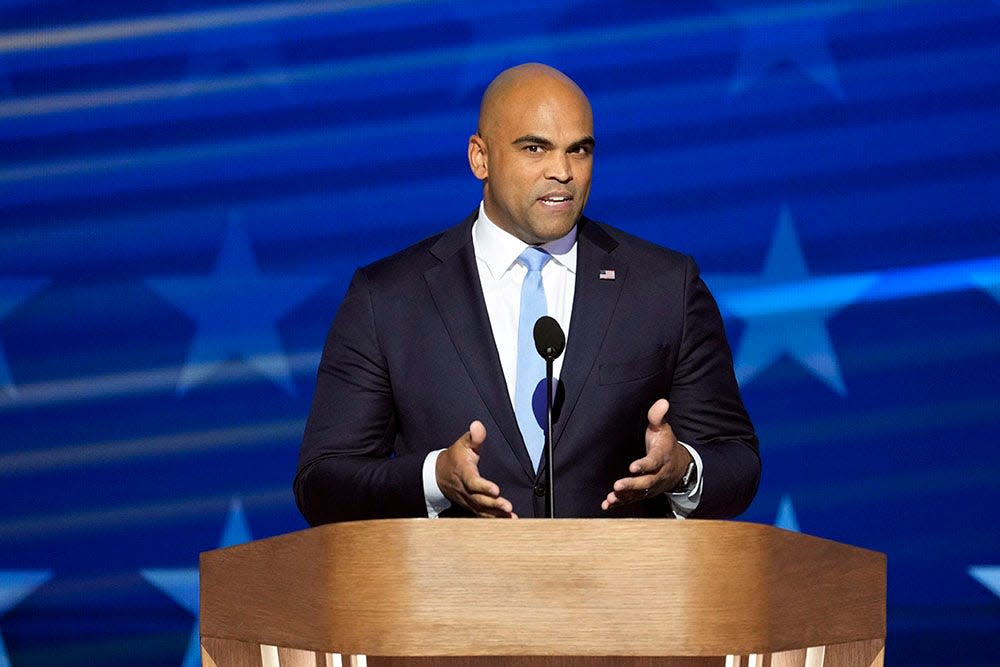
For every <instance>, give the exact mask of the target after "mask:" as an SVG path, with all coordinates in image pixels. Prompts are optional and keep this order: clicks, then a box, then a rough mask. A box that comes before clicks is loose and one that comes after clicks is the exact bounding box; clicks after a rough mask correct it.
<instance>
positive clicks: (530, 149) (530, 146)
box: [524, 144, 542, 153]
mask: <svg viewBox="0 0 1000 667" xmlns="http://www.w3.org/2000/svg"><path fill="white" fill-rule="evenodd" d="M524 150H526V151H528V152H529V153H541V152H542V147H541V146H539V145H538V144H528V145H527V146H525V147H524Z"/></svg>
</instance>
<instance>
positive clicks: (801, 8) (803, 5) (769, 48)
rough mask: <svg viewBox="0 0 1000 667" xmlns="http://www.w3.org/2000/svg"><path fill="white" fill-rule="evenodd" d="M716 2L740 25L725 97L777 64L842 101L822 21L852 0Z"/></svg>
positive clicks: (845, 9)
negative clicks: (794, 69) (736, 58)
mask: <svg viewBox="0 0 1000 667" xmlns="http://www.w3.org/2000/svg"><path fill="white" fill-rule="evenodd" d="M721 4H722V5H723V7H724V8H725V9H726V10H727V11H728V13H729V15H730V16H731V17H732V18H733V20H735V21H736V22H737V23H738V24H739V25H740V26H742V28H743V44H742V46H741V48H740V56H739V62H738V63H737V65H736V72H735V73H734V74H733V79H732V81H731V82H730V84H729V97H730V99H732V98H734V97H736V96H737V95H739V94H741V93H743V92H745V91H746V90H747V89H748V88H750V87H751V86H753V85H754V84H755V83H757V82H758V81H759V80H760V79H762V78H763V77H764V76H765V75H766V74H767V73H768V72H770V71H771V70H773V69H774V68H775V67H777V66H778V65H780V64H782V63H790V64H792V65H794V66H796V67H797V68H798V69H799V70H801V71H802V73H803V74H805V75H806V76H808V77H809V78H810V79H812V80H813V81H814V82H816V83H818V84H819V85H821V86H823V87H824V88H825V89H826V90H827V91H829V93H830V94H831V95H833V96H834V97H835V98H836V99H838V100H843V99H844V90H843V88H842V87H841V85H840V75H839V73H838V71H837V66H836V64H834V60H833V54H832V53H831V52H830V45H829V37H828V36H827V31H826V22H827V21H829V20H830V19H833V18H836V17H838V16H841V15H843V14H846V13H847V12H849V11H851V10H853V9H855V7H856V4H857V3H856V2H798V3H792V4H790V3H776V4H769V5H764V6H761V5H760V3H745V2H733V1H730V2H722V3H721Z"/></svg>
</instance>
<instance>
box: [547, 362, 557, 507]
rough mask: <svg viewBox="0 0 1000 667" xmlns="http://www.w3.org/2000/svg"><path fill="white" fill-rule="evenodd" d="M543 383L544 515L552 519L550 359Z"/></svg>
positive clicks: (552, 475)
mask: <svg viewBox="0 0 1000 667" xmlns="http://www.w3.org/2000/svg"><path fill="white" fill-rule="evenodd" d="M545 385H546V395H547V397H546V401H545V421H546V427H545V476H546V480H545V481H546V484H545V487H546V494H545V517H546V518H548V519H554V518H555V516H556V510H555V490H554V489H553V488H552V482H553V479H554V478H555V475H554V474H553V468H555V464H554V462H553V459H552V359H551V358H546V359H545Z"/></svg>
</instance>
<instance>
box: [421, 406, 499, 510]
mask: <svg viewBox="0 0 1000 667" xmlns="http://www.w3.org/2000/svg"><path fill="white" fill-rule="evenodd" d="M485 442H486V427H485V426H483V424H482V422H480V421H478V420H477V421H474V422H472V423H471V424H469V430H468V431H466V432H465V433H464V434H462V437H460V438H459V439H458V440H456V441H455V443H454V444H453V445H452V446H451V447H449V448H448V449H446V450H445V451H444V452H442V453H441V455H440V456H439V457H438V461H437V481H438V487H439V488H440V489H441V491H442V493H444V495H445V497H446V498H448V499H449V500H451V501H452V502H453V503H456V504H458V505H460V506H462V507H464V508H466V509H467V510H469V511H471V512H472V513H473V514H475V515H476V516H481V517H516V515H515V514H514V511H513V510H514V508H513V506H512V505H511V503H510V501H509V500H507V499H506V498H503V497H501V496H500V487H499V486H497V485H496V484H495V483H494V482H491V481H490V480H488V479H486V478H484V477H482V476H481V475H480V474H479V452H480V450H481V449H482V447H483V444H484V443H485Z"/></svg>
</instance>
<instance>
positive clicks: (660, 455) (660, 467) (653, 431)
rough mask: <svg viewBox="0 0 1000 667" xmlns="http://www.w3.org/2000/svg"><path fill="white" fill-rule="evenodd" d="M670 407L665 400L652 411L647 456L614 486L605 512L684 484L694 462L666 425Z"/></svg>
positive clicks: (603, 505) (648, 417) (649, 413)
mask: <svg viewBox="0 0 1000 667" xmlns="http://www.w3.org/2000/svg"><path fill="white" fill-rule="evenodd" d="M669 408H670V404H669V403H668V402H667V399H665V398H661V399H660V400H658V401H656V403H653V405H652V407H650V408H649V412H648V413H647V414H646V418H647V419H648V420H649V424H648V425H647V426H646V455H645V456H644V457H642V458H641V459H637V460H635V461H633V462H632V463H631V464H630V465H629V467H628V471H629V476H628V477H623V478H622V479H619V480H618V481H617V482H615V483H614V490H613V491H612V492H611V493H609V494H608V497H607V498H605V499H604V502H602V503H601V509H603V510H609V509H611V508H612V507H617V506H619V505H628V504H629V503H634V502H637V501H640V500H645V499H646V498H651V497H653V496H658V495H660V494H661V493H667V492H668V491H670V490H671V489H674V488H676V487H677V486H678V485H679V484H680V482H681V478H682V477H684V472H685V471H686V470H687V467H688V464H689V463H691V453H690V452H688V450H687V449H686V448H685V447H683V446H682V445H680V444H679V443H678V442H677V438H676V437H675V436H674V431H673V429H671V428H670V425H669V424H667V422H666V417H667V410H668V409H669Z"/></svg>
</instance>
